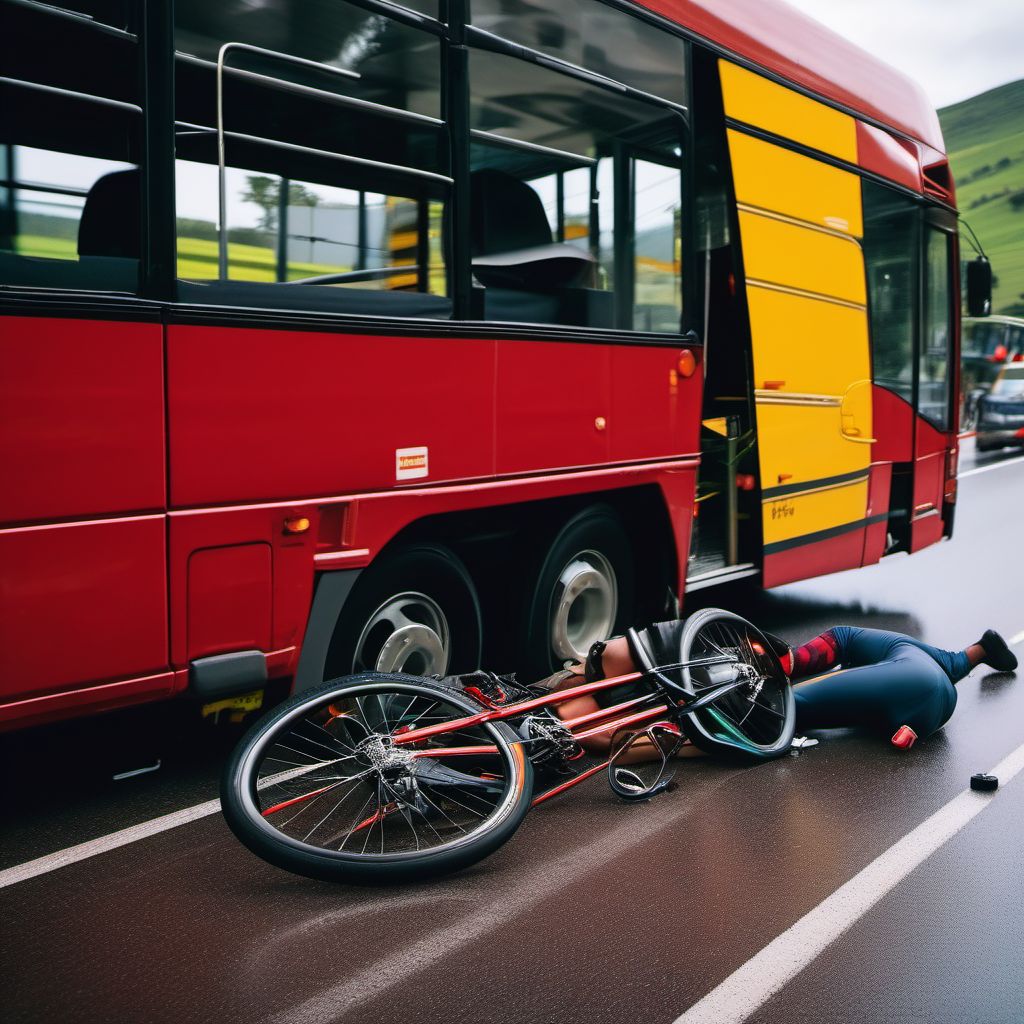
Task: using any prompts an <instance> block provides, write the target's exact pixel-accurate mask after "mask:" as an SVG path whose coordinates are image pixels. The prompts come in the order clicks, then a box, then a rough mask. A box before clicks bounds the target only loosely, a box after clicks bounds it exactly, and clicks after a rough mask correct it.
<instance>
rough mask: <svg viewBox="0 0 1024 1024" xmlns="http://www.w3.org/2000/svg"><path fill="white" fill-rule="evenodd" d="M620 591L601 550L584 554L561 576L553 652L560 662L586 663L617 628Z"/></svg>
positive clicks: (554, 615)
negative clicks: (595, 647)
mask: <svg viewBox="0 0 1024 1024" xmlns="http://www.w3.org/2000/svg"><path fill="white" fill-rule="evenodd" d="M618 610H619V588H618V582H617V580H616V578H615V570H614V569H613V568H612V564H611V562H609V561H608V559H607V558H605V556H604V555H602V554H601V552H600V551H592V550H587V551H581V552H579V553H578V554H576V555H573V557H572V558H570V559H569V561H568V562H567V563H566V565H565V567H564V568H563V569H562V571H561V573H559V576H558V581H557V583H556V584H555V590H554V594H553V596H552V608H551V650H552V651H553V652H554V654H555V657H556V658H557V659H558V660H559V661H582V660H583V659H584V658H586V656H587V652H588V651H589V650H590V647H591V645H592V644H594V643H595V642H596V641H598V640H606V639H607V638H608V637H609V636H610V635H611V633H612V631H613V629H614V626H615V617H616V615H617V614H618Z"/></svg>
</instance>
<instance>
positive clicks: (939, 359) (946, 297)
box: [910, 209, 957, 552]
mask: <svg viewBox="0 0 1024 1024" xmlns="http://www.w3.org/2000/svg"><path fill="white" fill-rule="evenodd" d="M955 232H956V220H955V218H954V216H953V215H952V214H949V213H946V211H943V210H938V209H929V210H927V211H925V215H924V226H923V259H922V278H921V287H922V304H921V330H920V331H919V332H918V336H917V349H916V367H915V384H916V388H915V391H916V412H917V415H916V416H915V422H914V470H913V473H914V485H913V495H914V500H913V508H912V511H911V520H910V550H911V551H912V552H913V551H919V550H920V549H921V548H924V547H927V546H928V545H929V544H934V543H935V542H936V541H937V540H939V539H941V537H942V536H943V534H947V535H948V534H949V533H950V531H951V527H952V522H951V518H950V517H949V516H948V515H947V503H946V501H945V496H946V491H947V488H950V487H953V486H955V483H954V482H952V480H951V478H952V477H955V466H954V465H953V464H952V458H953V452H955V451H956V445H957V437H956V422H955V420H954V417H953V392H954V384H955V383H956V365H955V361H954V353H955V349H954V348H953V339H954V337H955V331H956V315H957V310H956V306H955V298H956V293H955V290H954V288H953V281H952V273H951V268H953V267H955V266H957V261H956V259H955V257H956V234H955ZM951 497H952V494H951ZM949 507H950V508H951V507H952V506H951V505H950V506H949ZM947 519H950V521H949V522H948V523H947V521H946V520H947Z"/></svg>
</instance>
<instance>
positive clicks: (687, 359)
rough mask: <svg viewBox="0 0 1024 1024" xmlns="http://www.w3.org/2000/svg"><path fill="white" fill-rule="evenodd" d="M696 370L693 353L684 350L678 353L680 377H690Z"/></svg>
mask: <svg viewBox="0 0 1024 1024" xmlns="http://www.w3.org/2000/svg"><path fill="white" fill-rule="evenodd" d="M696 369H697V357H696V356H695V355H694V354H693V352H692V351H691V350H690V349H688V348H684V349H683V351H682V352H680V353H679V374H680V376H682V377H692V376H693V373H694V371H695V370H696Z"/></svg>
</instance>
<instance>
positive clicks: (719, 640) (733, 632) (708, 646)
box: [684, 619, 791, 753]
mask: <svg viewBox="0 0 1024 1024" xmlns="http://www.w3.org/2000/svg"><path fill="white" fill-rule="evenodd" d="M719 655H728V656H731V657H734V658H735V659H736V661H737V662H738V663H739V664H740V665H741V666H745V671H747V672H748V673H749V682H748V683H747V684H746V685H744V686H741V687H739V688H738V689H736V690H733V691H732V692H731V693H728V694H726V695H725V696H724V697H722V698H721V699H720V700H718V701H715V703H714V704H712V705H711V706H710V707H709V708H707V709H705V710H703V711H698V712H695V713H694V714H693V715H691V716H690V717H691V719H694V720H696V723H697V725H698V726H699V728H700V729H701V731H702V732H703V733H704V734H705V735H706V736H707V737H708V738H709V739H711V740H713V741H715V742H719V743H724V744H727V745H729V746H734V747H737V746H738V747H740V748H742V749H747V750H750V751H752V752H759V753H766V752H771V751H773V750H775V749H776V748H777V747H778V746H779V745H780V744H783V743H784V742H785V740H786V737H787V734H788V733H789V732H791V728H790V727H791V716H790V715H789V714H788V707H787V703H788V700H790V699H791V697H790V696H789V689H788V685H787V684H786V682H785V679H784V678H783V676H782V672H781V669H780V668H779V666H778V665H776V664H775V661H774V659H773V658H772V656H771V655H770V654H769V653H768V651H767V649H766V648H765V646H764V641H763V638H762V637H761V636H760V634H759V633H757V632H756V631H754V630H753V629H752V628H751V627H750V626H748V625H747V624H746V623H744V622H739V621H733V620H722V619H717V620H713V621H711V622H709V623H707V624H706V625H704V626H701V627H700V629H698V630H697V633H696V635H695V636H694V638H693V641H692V643H691V644H690V647H689V651H688V652H687V653H686V658H693V659H699V658H706V657H716V656H719ZM684 660H685V659H684ZM684 677H685V678H686V681H687V688H688V689H690V690H691V691H692V692H693V693H695V694H696V695H698V696H699V695H700V693H701V692H702V691H703V690H706V689H710V688H711V687H713V686H716V685H718V683H719V682H721V681H722V680H721V679H720V678H716V675H715V669H692V670H684Z"/></svg>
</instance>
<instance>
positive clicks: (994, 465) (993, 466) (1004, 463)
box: [957, 455, 1024, 480]
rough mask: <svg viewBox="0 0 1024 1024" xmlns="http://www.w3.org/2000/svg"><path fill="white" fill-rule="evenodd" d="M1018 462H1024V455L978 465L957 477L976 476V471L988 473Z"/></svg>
mask: <svg viewBox="0 0 1024 1024" xmlns="http://www.w3.org/2000/svg"><path fill="white" fill-rule="evenodd" d="M1018 462H1024V455H1018V456H1017V458H1015V459H1004V460H1003V461H1002V462H993V463H992V464H991V465H990V466H977V467H975V468H974V469H969V470H967V472H966V473H958V474H957V479H958V480H963V479H964V478H965V477H969V476H974V474H975V473H987V472H988V471H989V470H990V469H1002V468H1003V467H1004V466H1013V465H1015V464H1016V463H1018Z"/></svg>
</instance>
